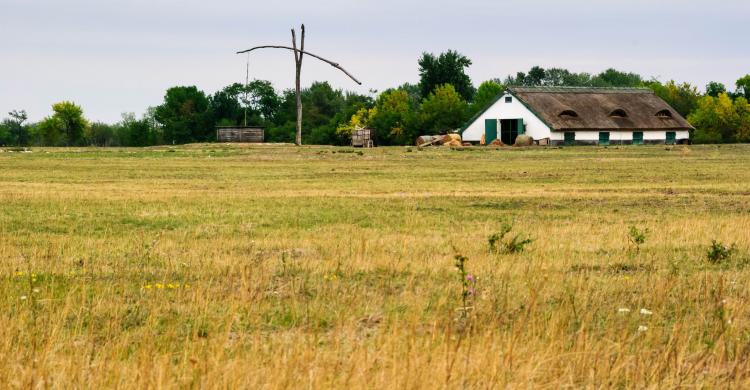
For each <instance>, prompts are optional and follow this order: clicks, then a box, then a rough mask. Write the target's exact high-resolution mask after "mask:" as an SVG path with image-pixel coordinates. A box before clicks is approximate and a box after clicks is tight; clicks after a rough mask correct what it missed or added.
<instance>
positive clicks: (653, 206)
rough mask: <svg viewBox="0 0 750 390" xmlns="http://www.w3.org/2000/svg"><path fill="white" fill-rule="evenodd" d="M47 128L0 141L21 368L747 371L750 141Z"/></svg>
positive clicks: (1, 239) (527, 377) (5, 266)
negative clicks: (418, 144)
mask: <svg viewBox="0 0 750 390" xmlns="http://www.w3.org/2000/svg"><path fill="white" fill-rule="evenodd" d="M0 150H2V149H0ZM31 150H32V152H31V153H21V152H16V151H12V150H8V151H0V259H2V262H0V287H1V291H3V292H4V294H3V296H2V297H0V326H2V328H3V330H4V331H3V333H2V336H0V367H4V369H0V383H6V384H8V385H9V386H10V387H13V388H20V387H43V386H50V387H89V388H98V387H134V388H143V387H147V388H148V387H175V388H183V387H219V388H227V387H229V388H242V387H268V388H279V387H315V388H319V387H337V388H340V387H376V388H394V387H396V388H402V387H407V388H439V387H502V386H514V387H519V386H523V387H525V386H530V385H532V384H533V385H536V386H539V387H555V388H557V387H561V386H575V387H677V386H685V385H687V386H698V387H719V386H722V387H723V386H728V387H745V386H748V385H750V379H748V373H749V372H750V366H748V363H747V361H748V359H747V357H748V355H750V323H748V322H747V319H748V318H750V306H749V305H748V304H747V299H748V298H749V297H750V270H749V269H748V267H747V266H746V265H747V264H748V262H750V252H749V251H750V249H749V248H750V234H748V232H749V231H750V169H748V168H749V167H750V146H748V145H722V146H690V147H683V146H675V147H665V146H640V147H608V148H598V147H571V148H529V149H513V148H509V149H490V148H479V147H475V148H465V149H442V148H434V149H424V150H419V149H417V148H396V147H393V148H375V149H366V150H353V149H351V148H335V147H302V148H295V147H290V146H274V145H263V146H244V145H220V144H203V145H187V146H182V147H157V148H141V149H137V148H134V149H101V148H79V149H75V148H50V149H37V148H32V149H31ZM504 222H508V223H512V224H513V231H512V233H511V234H510V236H513V235H515V234H519V233H520V234H522V238H524V237H527V236H528V237H531V238H533V242H532V243H531V244H529V245H527V246H526V248H525V250H524V251H523V252H521V253H516V254H507V253H491V252H490V251H489V247H488V238H489V236H490V235H491V234H493V233H495V232H497V231H499V230H500V228H501V226H502V224H503V223H504ZM630 226H636V227H637V228H638V229H641V230H642V229H648V233H647V236H646V240H645V243H644V244H642V245H640V249H636V248H634V247H633V246H632V245H631V244H630V243H629V241H628V232H629V228H630ZM714 239H716V240H718V241H720V242H723V243H725V244H727V245H730V244H736V247H737V249H736V250H735V251H734V252H733V254H732V257H731V258H730V259H728V260H726V261H723V262H721V263H718V264H713V263H711V262H709V261H707V259H706V252H707V250H708V246H709V245H710V244H711V240H714ZM457 253H460V254H462V255H464V256H467V257H468V258H469V261H468V263H467V267H468V270H469V272H470V273H471V274H473V275H478V277H479V281H478V283H477V294H476V295H475V296H474V297H473V299H472V304H471V306H472V307H471V308H470V311H469V313H470V314H469V315H468V316H467V317H466V318H462V317H461V316H459V315H458V311H457V309H459V306H460V305H461V298H460V294H461V282H460V280H458V276H457V272H456V270H455V268H454V267H453V263H454V259H453V257H454V255H456V254H457ZM32 274H34V275H36V276H34V277H32V276H31V275H32ZM170 285H171V286H170ZM159 286H161V288H160V287H159ZM35 290H36V291H35ZM621 308H627V309H629V310H630V312H629V313H624V312H620V311H619V309H621ZM642 308H645V309H647V310H650V311H652V312H653V314H652V315H643V314H640V309H642ZM639 327H646V328H647V330H645V331H639V330H638V329H639Z"/></svg>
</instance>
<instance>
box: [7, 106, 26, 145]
mask: <svg viewBox="0 0 750 390" xmlns="http://www.w3.org/2000/svg"><path fill="white" fill-rule="evenodd" d="M8 115H9V116H10V118H7V119H4V120H3V122H2V127H3V129H4V130H0V131H4V132H5V136H4V137H5V140H4V141H0V142H4V143H5V144H7V145H18V146H25V145H28V143H29V129H28V126H26V125H24V122H26V120H27V119H28V115H27V114H26V111H24V110H20V111H19V110H13V111H11V112H9V113H8Z"/></svg>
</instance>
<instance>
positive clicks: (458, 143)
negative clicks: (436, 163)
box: [443, 139, 461, 146]
mask: <svg viewBox="0 0 750 390" xmlns="http://www.w3.org/2000/svg"><path fill="white" fill-rule="evenodd" d="M443 145H445V146H461V141H458V140H455V139H454V140H452V141H448V142H444V143H443Z"/></svg>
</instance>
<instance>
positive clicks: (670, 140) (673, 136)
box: [667, 131, 677, 145]
mask: <svg viewBox="0 0 750 390" xmlns="http://www.w3.org/2000/svg"><path fill="white" fill-rule="evenodd" d="M675 141H677V133H675V132H674V131H668V132H667V144H669V145H673V144H674V143H675Z"/></svg>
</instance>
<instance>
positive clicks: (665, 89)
mask: <svg viewBox="0 0 750 390" xmlns="http://www.w3.org/2000/svg"><path fill="white" fill-rule="evenodd" d="M645 85H646V86H647V87H648V88H650V89H651V90H653V91H654V93H655V94H656V95H657V96H659V97H660V98H662V99H663V100H664V101H665V102H667V104H669V105H670V106H672V108H674V109H675V110H676V111H677V112H678V113H680V115H682V116H683V117H687V116H688V114H690V113H691V112H692V111H693V110H694V109H695V108H696V107H697V106H698V99H700V92H699V91H698V88H697V87H695V86H693V85H691V84H690V83H682V84H677V83H676V82H675V81H674V80H670V81H668V82H667V83H666V84H662V83H660V82H659V81H657V80H651V81H648V82H646V83H645Z"/></svg>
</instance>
